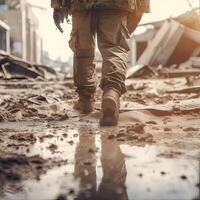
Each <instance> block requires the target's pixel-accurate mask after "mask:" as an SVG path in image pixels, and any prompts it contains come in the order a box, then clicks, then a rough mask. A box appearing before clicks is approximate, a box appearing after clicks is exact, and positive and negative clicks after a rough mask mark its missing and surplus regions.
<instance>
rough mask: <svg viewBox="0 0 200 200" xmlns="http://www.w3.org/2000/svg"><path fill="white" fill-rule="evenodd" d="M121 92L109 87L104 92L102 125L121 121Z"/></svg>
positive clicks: (114, 124) (113, 124) (112, 124)
mask: <svg viewBox="0 0 200 200" xmlns="http://www.w3.org/2000/svg"><path fill="white" fill-rule="evenodd" d="M119 98H120V95H119V93H118V92H117V91H116V90H114V89H109V90H107V91H106V92H104V94H103V99H102V108H101V119H100V126H116V125H117V124H118V121H119V106H120V105H119V104H120V102H119Z"/></svg>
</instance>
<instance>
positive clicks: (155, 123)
mask: <svg viewBox="0 0 200 200" xmlns="http://www.w3.org/2000/svg"><path fill="white" fill-rule="evenodd" d="M146 124H153V125H157V122H156V121H148V122H146Z"/></svg>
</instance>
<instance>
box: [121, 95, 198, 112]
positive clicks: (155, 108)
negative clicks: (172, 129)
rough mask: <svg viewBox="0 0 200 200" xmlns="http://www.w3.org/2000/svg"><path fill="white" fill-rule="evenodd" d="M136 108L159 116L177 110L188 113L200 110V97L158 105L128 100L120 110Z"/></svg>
mask: <svg viewBox="0 0 200 200" xmlns="http://www.w3.org/2000/svg"><path fill="white" fill-rule="evenodd" d="M134 110H137V111H138V110H146V111H149V112H151V113H153V114H155V115H157V116H162V115H163V116H164V115H171V114H173V113H176V112H182V113H185V114H187V113H188V112H199V111H200V98H195V99H188V100H183V101H177V102H174V101H171V102H169V103H167V104H156V105H150V106H145V105H141V104H140V105H138V104H135V103H131V102H128V104H127V105H126V107H125V108H122V109H120V112H121V113H122V112H129V111H134Z"/></svg>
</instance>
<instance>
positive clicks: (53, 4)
mask: <svg viewBox="0 0 200 200" xmlns="http://www.w3.org/2000/svg"><path fill="white" fill-rule="evenodd" d="M51 7H52V8H55V9H58V8H60V7H61V3H60V0H51Z"/></svg>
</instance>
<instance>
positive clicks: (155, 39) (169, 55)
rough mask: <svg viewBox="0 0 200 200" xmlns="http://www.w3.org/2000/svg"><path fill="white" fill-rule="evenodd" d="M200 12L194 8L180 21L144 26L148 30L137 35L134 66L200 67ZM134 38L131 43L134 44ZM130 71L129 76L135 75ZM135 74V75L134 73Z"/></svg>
mask: <svg viewBox="0 0 200 200" xmlns="http://www.w3.org/2000/svg"><path fill="white" fill-rule="evenodd" d="M198 19H200V10H199V9H194V10H192V11H190V12H187V13H184V14H183V15H181V16H178V17H176V18H170V19H167V20H163V21H159V22H152V23H148V24H143V26H145V27H146V31H145V32H143V33H141V34H138V35H134V36H133V37H134V40H135V46H136V47H135V48H134V50H135V49H136V51H135V53H134V52H132V53H131V54H135V55H133V56H132V60H131V64H133V63H136V64H137V65H141V67H139V69H140V68H142V66H144V65H149V66H158V65H162V66H171V65H173V64H176V65H177V64H181V63H184V62H186V61H188V60H190V61H192V64H194V65H195V66H196V65H198V66H199V65H200V63H199V59H198V58H197V57H199V56H200V20H198ZM134 40H133V39H132V40H131V42H132V43H133V42H134ZM133 68H135V67H132V68H130V70H129V72H128V76H130V74H131V73H132V72H135V70H136V68H135V69H133ZM131 71H132V72H131Z"/></svg>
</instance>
